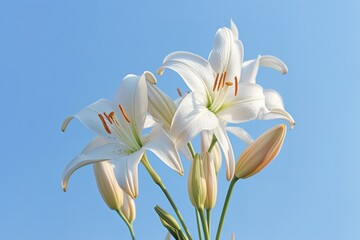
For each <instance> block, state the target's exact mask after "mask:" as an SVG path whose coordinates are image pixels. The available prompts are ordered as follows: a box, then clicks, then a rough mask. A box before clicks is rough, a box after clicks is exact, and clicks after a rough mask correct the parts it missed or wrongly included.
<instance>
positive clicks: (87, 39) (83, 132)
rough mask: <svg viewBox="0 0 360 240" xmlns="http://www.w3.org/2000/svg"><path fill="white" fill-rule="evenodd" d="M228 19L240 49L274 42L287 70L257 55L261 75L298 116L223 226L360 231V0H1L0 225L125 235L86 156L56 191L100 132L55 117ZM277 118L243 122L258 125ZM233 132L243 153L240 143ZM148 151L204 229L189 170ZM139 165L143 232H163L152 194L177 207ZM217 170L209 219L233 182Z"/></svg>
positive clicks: (108, 93)
mask: <svg viewBox="0 0 360 240" xmlns="http://www.w3.org/2000/svg"><path fill="white" fill-rule="evenodd" d="M230 19H233V21H234V22H235V23H236V24H237V26H238V29H239V34H240V39H241V40H242V41H243V43H244V46H245V59H253V58H255V57H256V56H257V55H258V54H264V55H265V54H272V55H275V56H277V57H279V58H281V59H282V60H284V61H285V62H286V64H287V65H288V67H289V73H288V74H287V75H285V76H283V75H281V74H279V73H278V72H275V71H273V70H269V69H264V68H263V69H261V70H260V73H259V75H258V82H259V83H260V84H261V85H263V86H264V87H266V88H273V89H276V90H277V91H279V92H280V93H281V94H282V96H283V98H284V101H285V104H286V108H287V110H288V111H289V112H290V113H291V114H292V115H293V117H294V118H295V120H296V121H297V125H296V127H295V128H294V130H292V131H289V132H288V134H287V138H286V141H285V144H284V147H283V149H282V152H281V153H280V155H279V157H278V158H277V159H276V160H275V161H274V162H273V163H272V164H271V165H270V166H268V167H267V168H266V169H265V170H264V171H263V172H261V173H260V174H258V175H256V176H254V177H253V178H250V179H248V180H246V181H240V182H239V183H238V184H237V186H236V188H235V190H234V194H233V197H232V200H231V203H230V206H229V207H230V211H229V213H228V216H227V219H226V221H225V225H224V230H223V235H222V236H223V238H222V239H230V235H231V232H232V231H234V232H235V235H236V237H237V239H249V240H250V239H251V240H257V239H277V240H280V239H284V240H285V239H292V240H300V239H301V240H303V239H307V240H315V239H316V240H317V239H327V240H332V239H334V240H337V239H345V240H352V239H360V228H359V224H360V188H359V182H360V174H359V172H360V161H359V160H360V159H359V140H358V136H359V121H360V118H359V113H358V111H359V103H360V94H359V90H360V89H359V86H360V85H359V64H360V62H359V58H358V56H359V54H360V46H359V44H360V24H359V23H360V4H359V3H358V1H355V0H342V1H340V0H339V1H310V0H303V1H286V0H273V1H259V0H254V1H239V0H238V1H235V0H233V1H189V0H186V1H178V2H176V1H158V0H154V1H146V2H145V1H143V2H140V1H120V0H115V1H92V0H87V1H69V0H62V1H56V0H54V1H40V0H32V1H28V0H26V1H17V0H13V1H9V0H3V1H0V100H1V110H2V113H1V118H0V122H1V126H2V127H1V129H2V134H1V136H0V141H1V142H0V143H1V144H0V146H1V147H0V149H1V153H2V157H1V158H2V159H1V166H2V167H1V168H0V180H1V183H2V185H1V197H0V212H1V214H0V239H54V240H57V239H59V240H60V239H61V240H64V239H69V240H70V239H88V240H91V239H128V237H129V235H128V232H127V229H126V227H125V224H123V222H121V220H120V219H119V218H118V216H117V215H116V214H115V212H113V211H111V210H109V209H108V208H107V206H106V205H105V203H104V202H103V201H102V199H101V197H100V194H99V193H98V191H97V188H96V183H95V178H94V176H93V172H92V168H91V167H85V168H83V169H81V170H79V171H77V172H76V173H75V174H74V175H73V177H72V179H71V180H70V183H69V188H68V192H67V193H64V192H63V191H62V189H61V186H60V181H61V175H62V171H63V169H64V168H65V166H66V164H67V163H68V162H69V161H70V160H71V159H72V158H73V157H74V156H76V155H77V154H78V153H80V151H81V150H82V148H83V147H84V146H85V145H86V143H87V142H88V141H89V140H90V139H91V138H92V137H93V136H94V134H93V133H92V132H90V131H89V130H88V129H86V128H85V127H84V126H82V125H81V124H80V123H79V122H76V121H74V122H72V123H71V125H70V126H69V128H68V131H67V132H66V133H65V134H64V133H62V132H61V131H60V125H61V123H62V121H63V119H64V118H65V117H67V116H68V115H70V114H73V113H76V112H77V111H79V110H80V109H82V108H83V107H85V106H86V105H88V104H90V103H92V102H94V101H95V100H97V99H99V98H102V97H107V98H112V96H113V94H114V92H115V89H116V88H117V86H118V85H119V82H120V81H121V79H122V78H123V77H124V76H125V75H126V74H128V73H135V74H141V73H142V72H143V71H144V70H150V71H153V72H155V71H156V69H157V68H158V67H159V66H160V65H161V63H162V60H163V58H164V57H165V56H166V55H167V54H169V53H171V52H173V51H176V50H187V51H191V52H195V53H197V54H199V55H201V56H203V57H207V56H208V54H209V52H210V50H211V49H212V45H213V38H214V35H215V32H216V30H217V29H218V28H220V27H222V26H229V24H230ZM158 81H159V86H160V87H161V88H162V89H163V90H164V91H166V92H167V93H168V94H169V95H171V96H172V97H174V98H175V97H176V88H177V87H179V88H181V89H183V91H185V89H186V86H185V85H184V83H183V82H182V81H181V79H180V78H179V77H178V76H177V75H176V74H175V73H173V72H171V71H167V72H166V74H165V75H164V76H162V77H159V78H158ZM279 122H280V121H267V122H265V121H255V122H251V123H246V124H243V127H244V128H246V129H247V130H248V131H249V133H251V134H252V135H253V136H254V137H256V136H258V135H259V134H260V133H261V132H263V131H264V130H266V129H267V128H269V127H271V126H273V125H274V124H277V123H279ZM232 140H233V145H234V149H235V155H236V156H238V155H239V153H240V152H241V150H242V149H243V148H244V146H245V145H244V144H243V143H241V142H239V141H238V140H236V139H234V138H233V139H232ZM150 160H151V162H152V163H153V165H154V167H155V168H156V169H157V170H158V172H159V173H160V174H161V176H162V178H163V181H164V183H165V184H166V185H167V186H168V189H169V191H170V192H171V193H172V195H173V196H174V199H175V201H176V202H177V203H178V205H179V208H180V210H181V211H182V213H183V215H184V218H185V219H186V220H187V221H188V222H189V223H188V225H190V230H191V232H192V233H193V235H196V234H195V233H196V231H195V230H196V226H195V222H194V214H193V213H194V212H193V208H192V207H190V206H191V205H190V202H189V200H188V197H187V189H186V185H187V177H182V178H181V177H179V176H178V175H177V174H176V173H173V172H171V171H168V169H167V168H166V167H165V166H164V165H163V164H161V163H160V162H159V161H158V160H157V159H156V158H155V157H154V156H151V159H150ZM184 166H185V169H186V170H188V167H189V164H188V163H187V162H185V160H184ZM139 175H140V195H139V197H138V199H137V200H136V203H137V213H138V214H137V220H136V222H135V231H136V234H137V236H138V239H163V238H164V237H165V235H166V232H165V230H164V229H163V228H162V226H161V224H160V222H159V221H158V218H157V217H156V216H155V214H154V212H153V210H152V208H153V206H154V205H156V204H160V205H161V206H163V207H164V208H166V209H168V210H170V207H169V205H168V204H167V202H166V201H165V200H164V197H163V195H162V194H161V192H160V191H159V190H158V189H157V187H156V186H155V185H154V184H153V183H152V182H151V180H150V177H149V176H148V175H147V174H146V172H145V171H144V169H143V168H142V167H140V173H139ZM219 184H220V187H219V188H220V189H219V196H218V204H217V210H215V211H214V214H213V220H214V221H213V226H216V225H217V221H218V216H219V214H220V213H219V212H220V208H221V206H222V202H223V199H224V195H225V192H226V189H227V182H226V181H225V173H224V169H223V168H222V171H221V173H220V182H219ZM213 231H215V230H213ZM149 236H151V237H149Z"/></svg>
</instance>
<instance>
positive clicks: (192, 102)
mask: <svg viewBox="0 0 360 240" xmlns="http://www.w3.org/2000/svg"><path fill="white" fill-rule="evenodd" d="M206 102H207V101H206V97H205V96H204V95H203V94H202V93H199V92H192V93H189V94H188V95H186V96H185V97H184V99H183V100H182V101H181V103H180V105H179V107H178V109H177V111H176V113H175V116H174V119H173V122H172V124H171V131H170V134H171V139H172V140H173V141H174V143H175V146H176V147H178V148H179V147H181V146H182V145H185V144H186V143H187V142H188V141H190V140H191V139H192V138H193V137H195V136H196V135H197V134H198V133H200V132H201V131H203V130H213V129H215V128H216V127H217V126H218V124H219V123H218V122H219V120H218V118H217V116H216V115H215V114H214V113H212V112H210V111H209V110H208V109H207V108H206V104H207V103H206Z"/></svg>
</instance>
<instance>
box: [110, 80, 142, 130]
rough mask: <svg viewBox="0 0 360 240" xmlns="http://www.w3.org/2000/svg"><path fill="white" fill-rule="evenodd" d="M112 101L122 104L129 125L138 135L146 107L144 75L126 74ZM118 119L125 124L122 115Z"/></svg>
mask: <svg viewBox="0 0 360 240" xmlns="http://www.w3.org/2000/svg"><path fill="white" fill-rule="evenodd" d="M114 103H115V104H117V105H118V104H121V105H122V106H123V108H124V110H125V113H126V115H127V117H128V118H129V119H130V124H131V126H132V127H133V129H134V130H135V131H136V132H137V134H138V135H140V134H141V131H142V129H143V127H144V122H145V117H146V113H147V107H148V97H147V89H146V82H145V75H144V74H143V75H141V76H136V75H127V76H126V77H125V78H124V79H123V80H122V81H121V83H120V86H119V89H118V91H117V93H116V95H115V99H114ZM119 120H121V121H122V122H124V125H125V126H126V124H125V119H124V118H123V117H121V118H120V119H119Z"/></svg>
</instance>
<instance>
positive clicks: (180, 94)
mask: <svg viewBox="0 0 360 240" xmlns="http://www.w3.org/2000/svg"><path fill="white" fill-rule="evenodd" d="M176 90H177V92H178V94H179V96H180V97H182V93H181V91H180V89H179V88H176Z"/></svg>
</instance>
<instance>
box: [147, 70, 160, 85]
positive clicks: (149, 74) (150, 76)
mask: <svg viewBox="0 0 360 240" xmlns="http://www.w3.org/2000/svg"><path fill="white" fill-rule="evenodd" d="M144 76H145V80H146V81H147V82H148V83H150V84H156V83H157V79H156V78H155V76H154V74H152V72H149V71H145V72H144Z"/></svg>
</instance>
